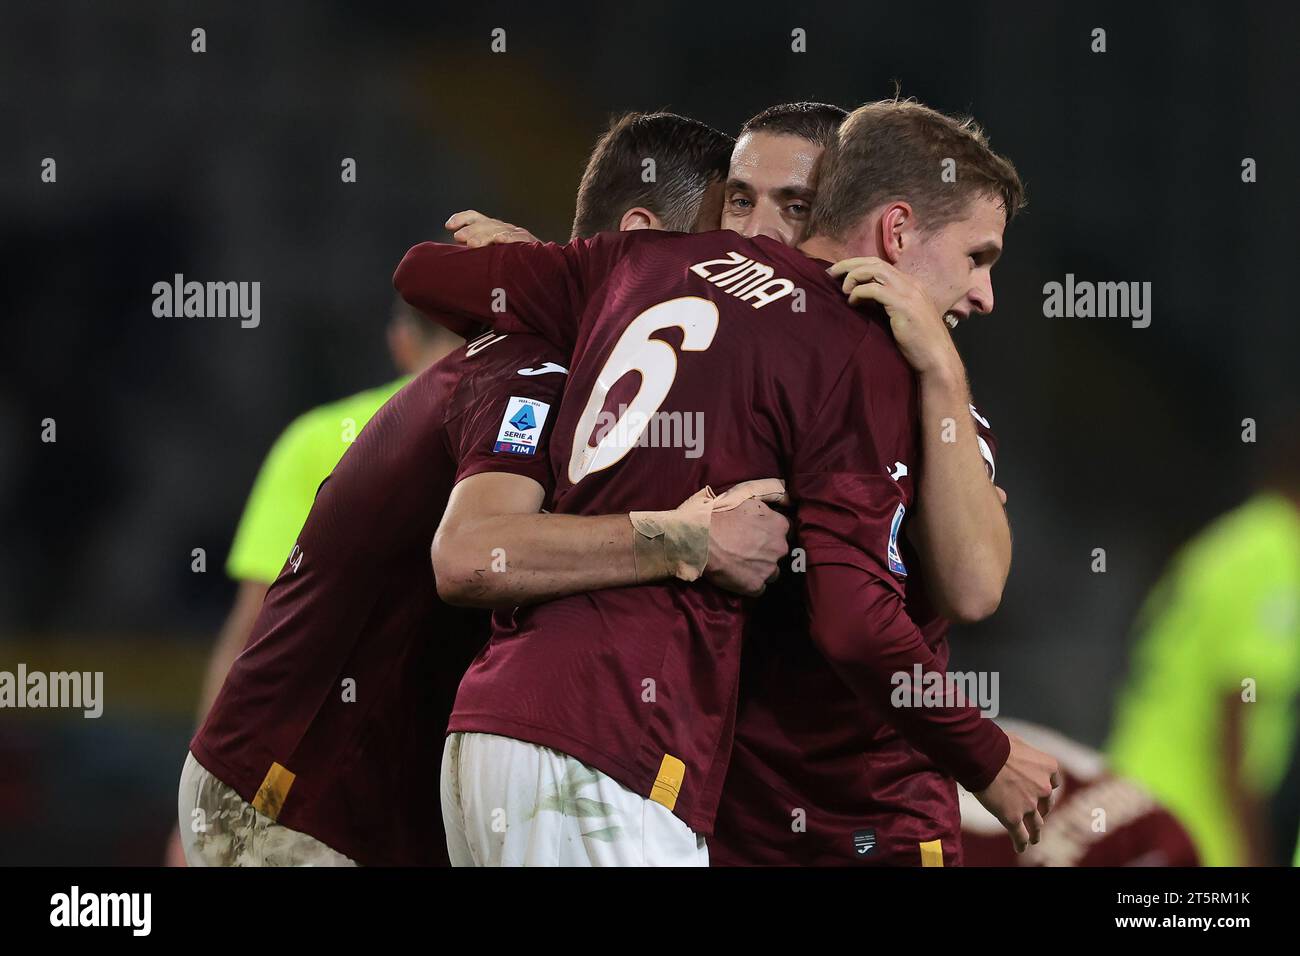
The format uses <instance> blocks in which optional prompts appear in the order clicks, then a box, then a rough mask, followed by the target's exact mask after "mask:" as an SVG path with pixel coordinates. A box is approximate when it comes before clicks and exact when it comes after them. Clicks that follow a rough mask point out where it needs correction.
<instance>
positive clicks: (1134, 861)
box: [960, 720, 1200, 866]
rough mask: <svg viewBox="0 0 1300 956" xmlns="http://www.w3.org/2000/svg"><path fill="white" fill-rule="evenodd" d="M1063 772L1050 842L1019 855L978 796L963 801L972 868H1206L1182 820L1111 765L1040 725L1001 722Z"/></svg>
mask: <svg viewBox="0 0 1300 956" xmlns="http://www.w3.org/2000/svg"><path fill="white" fill-rule="evenodd" d="M1000 723H1001V724H1002V725H1003V727H1004V728H1005V729H1006V730H1008V731H1010V732H1011V733H1013V734H1015V735H1017V736H1018V737H1021V738H1023V739H1024V741H1025V742H1026V743H1027V744H1029V745H1030V746H1031V747H1037V748H1038V749H1039V750H1042V751H1045V752H1046V753H1049V754H1051V755H1052V756H1053V757H1055V758H1056V759H1057V762H1058V763H1059V764H1060V766H1061V787H1060V789H1059V790H1058V791H1057V795H1056V804H1055V806H1054V807H1053V808H1052V812H1051V813H1050V814H1048V816H1047V819H1046V820H1045V821H1043V833H1042V838H1041V839H1040V840H1039V841H1038V843H1036V844H1034V845H1032V846H1030V847H1028V848H1027V849H1026V850H1025V852H1024V853H1017V852H1016V851H1015V848H1014V847H1013V846H1012V845H1011V838H1010V837H1008V836H1007V832H1006V830H1005V829H1003V827H1002V825H1001V824H999V823H998V821H997V820H996V819H994V818H993V815H992V814H990V813H989V812H988V811H987V810H985V809H984V807H983V806H982V805H981V804H980V802H979V801H978V800H976V799H975V798H974V797H973V796H972V795H971V794H969V793H967V792H964V791H963V792H962V794H961V804H960V805H961V825H962V830H961V836H962V842H963V844H964V845H965V855H966V865H967V866H1199V865H1200V860H1199V857H1198V855H1197V852H1196V845H1195V844H1194V843H1192V838H1191V837H1190V836H1189V835H1188V833H1187V830H1186V829H1184V828H1183V825H1182V824H1181V823H1180V822H1179V821H1178V819H1177V818H1176V817H1175V816H1174V815H1173V814H1172V813H1170V812H1169V811H1168V810H1166V809H1165V808H1164V807H1162V806H1161V805H1160V804H1159V803H1157V802H1156V800H1155V798H1154V797H1152V796H1151V794H1149V793H1147V792H1146V791H1145V790H1143V789H1142V788H1141V787H1140V786H1138V785H1137V784H1136V783H1134V782H1132V781H1131V780H1125V779H1124V778H1123V777H1116V776H1114V775H1113V774H1111V773H1110V772H1109V771H1108V770H1107V769H1106V762H1105V759H1104V758H1103V757H1102V755H1101V754H1099V753H1097V752H1096V751H1094V750H1090V749H1089V748H1087V747H1084V746H1083V745H1082V744H1079V743H1076V742H1075V741H1073V740H1070V739H1068V738H1066V737H1063V736H1061V735H1060V734H1058V733H1056V732H1054V731H1051V730H1048V729H1047V728H1046V727H1040V726H1037V725H1035V724H1030V723H1025V722H1024V721H1018V720H1001V721H1000Z"/></svg>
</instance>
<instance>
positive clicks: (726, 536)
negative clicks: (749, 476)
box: [704, 498, 790, 597]
mask: <svg viewBox="0 0 1300 956" xmlns="http://www.w3.org/2000/svg"><path fill="white" fill-rule="evenodd" d="M789 531H790V522H789V521H788V520H786V517H785V515H783V514H781V513H780V512H777V511H773V510H772V509H771V508H769V507H768V506H767V505H766V504H764V503H763V502H762V501H760V500H759V499H758V498H749V499H746V500H744V501H742V502H741V503H740V504H739V505H737V506H736V507H734V508H727V509H724V510H720V511H714V512H713V515H712V517H711V519H710V521H709V560H708V563H707V564H706V565H705V566H704V576H705V578H707V579H708V580H709V581H711V582H713V583H714V584H716V585H717V586H718V587H720V588H724V589H725V590H728V591H733V592H735V593H736V594H743V595H745V596H746V597H757V596H758V595H760V594H762V593H763V589H764V588H766V587H767V586H768V584H770V583H771V582H772V581H775V580H776V577H777V573H778V570H777V566H776V563H777V562H778V561H780V560H781V559H782V558H783V557H785V556H786V553H787V552H788V550H789V546H788V545H787V544H786V535H787V534H788V533H789Z"/></svg>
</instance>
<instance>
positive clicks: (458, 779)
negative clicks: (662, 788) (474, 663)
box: [442, 733, 709, 866]
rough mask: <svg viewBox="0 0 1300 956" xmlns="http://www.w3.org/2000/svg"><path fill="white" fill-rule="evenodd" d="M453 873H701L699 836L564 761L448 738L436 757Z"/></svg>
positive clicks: (528, 748) (521, 747)
mask: <svg viewBox="0 0 1300 956" xmlns="http://www.w3.org/2000/svg"><path fill="white" fill-rule="evenodd" d="M442 820H443V824H444V826H446V828H447V850H448V852H449V853H450V856H451V864H452V866H708V865H709V851H708V848H707V847H706V846H705V844H704V838H703V837H701V836H698V835H697V834H696V833H695V832H694V831H693V830H691V828H690V827H688V826H687V825H686V824H685V823H683V822H682V821H681V820H680V819H678V818H677V817H675V816H673V813H672V811H670V810H669V809H668V808H667V807H665V806H663V805H662V804H659V803H655V802H654V801H653V800H647V799H646V798H645V797H642V796H641V795H639V794H636V793H633V792H632V791H631V790H628V789H627V788H625V787H624V786H622V785H621V784H619V783H617V782H615V781H614V780H613V779H612V778H610V777H608V776H606V775H605V774H603V773H601V772H600V771H599V770H594V769H592V768H591V767H588V766H587V765H586V764H584V763H582V762H580V761H578V760H576V759H574V758H573V757H570V756H569V755H567V754H563V753H559V752H558V751H555V750H550V749H548V748H546V747H539V746H538V745H537V744H531V743H527V742H525V741H522V740H515V739H513V738H510V737H498V736H496V735H494V734H476V733H454V734H450V735H449V736H448V737H447V742H446V744H445V745H444V747H443V753H442Z"/></svg>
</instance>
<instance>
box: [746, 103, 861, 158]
mask: <svg viewBox="0 0 1300 956" xmlns="http://www.w3.org/2000/svg"><path fill="white" fill-rule="evenodd" d="M848 115H849V111H848V110H846V109H841V108H840V107H838V106H832V105H831V104H830V103H778V104H777V105H776V106H769V107H768V108H767V109H765V110H763V112H761V113H759V114H757V115H755V116H751V117H750V118H749V119H747V120H746V121H745V125H744V126H742V127H741V128H740V135H741V136H744V135H745V134H746V133H759V132H762V133H776V134H778V135H783V136H798V137H800V138H801V139H806V140H808V141H809V142H811V143H816V144H817V145H818V146H821V147H823V148H825V147H827V146H829V145H830V144H831V143H832V142H834V140H835V134H836V132H838V130H839V128H840V124H841V123H843V122H844V117H846V116H848Z"/></svg>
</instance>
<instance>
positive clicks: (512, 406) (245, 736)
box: [190, 335, 565, 865]
mask: <svg viewBox="0 0 1300 956" xmlns="http://www.w3.org/2000/svg"><path fill="white" fill-rule="evenodd" d="M548 363H551V364H549V365H548ZM564 364H565V356H564V355H563V354H562V353H560V352H559V351H557V350H556V349H555V348H554V347H552V346H550V345H548V344H547V343H546V342H544V341H542V340H541V339H539V338H536V337H534V336H529V335H510V336H490V337H489V336H485V337H483V338H480V339H478V340H476V341H474V342H470V343H468V344H467V345H466V346H465V347H463V348H461V349H458V350H457V351H456V352H453V353H452V354H451V355H450V356H448V357H447V358H446V359H444V360H442V361H441V362H439V363H437V364H436V365H434V366H433V367H432V368H430V369H428V370H427V371H425V372H424V373H423V374H421V375H419V376H418V377H417V378H415V379H414V380H413V381H412V382H410V383H409V384H408V385H407V386H406V387H405V388H403V389H402V390H401V391H400V392H398V393H397V394H396V395H394V396H393V397H392V399H390V400H389V402H388V403H387V404H386V405H384V407H383V408H381V409H380V410H379V411H378V412H377V413H376V414H375V416H374V418H372V419H371V420H370V422H369V423H368V424H367V425H366V426H365V427H364V428H363V429H362V430H361V432H360V434H359V435H358V436H357V438H356V441H355V442H354V443H353V444H352V446H351V447H350V448H349V449H348V451H347V452H346V453H345V454H344V455H343V458H342V459H341V460H340V461H339V463H338V465H337V466H336V467H335V469H334V471H333V473H332V474H331V475H330V476H329V478H327V479H326V480H325V481H324V482H323V483H322V485H321V487H320V489H319V490H318V492H317V495H316V501H315V503H314V504H313V505H312V508H311V512H310V514H309V515H308V517H307V521H306V523H305V524H304V526H303V529H302V531H301V533H300V534H299V537H298V542H297V544H296V545H295V546H294V549H293V552H292V554H290V555H289V559H288V561H287V563H286V564H285V567H284V569H283V570H282V571H281V572H280V576H279V577H278V578H277V579H276V580H275V582H274V583H273V584H272V585H271V588H270V590H269V591H268V592H267V596H266V603H265V604H264V605H263V606H262V610H261V612H260V614H259V615H258V618H257V621H256V622H255V624H254V627H253V632H252V634H251V636H250V638H249V643H248V645H247V647H246V648H245V649H244V652H243V653H242V654H241V655H240V656H239V658H238V659H237V660H236V661H235V663H234V666H233V667H232V668H231V671H230V676H229V677H227V678H226V682H225V685H224V686H223V687H222V689H221V693H220V694H219V695H218V697H217V699H216V702H215V703H214V704H213V707H212V710H211V712H210V713H209V714H208V717H207V720H206V721H204V723H203V726H202V727H201V728H200V729H199V731H198V734H197V735H196V736H195V738H194V740H193V742H192V743H191V745H190V749H191V751H192V752H193V754H194V756H195V758H196V759H197V760H198V762H199V763H200V764H202V765H203V766H204V767H206V768H207V769H208V770H209V771H211V772H212V773H213V774H214V775H215V776H216V777H217V778H218V779H220V780H221V781H223V782H224V783H226V784H227V785H229V786H230V787H232V788H233V789H234V790H235V791H237V792H238V793H239V795H240V796H241V797H243V798H244V799H245V800H248V801H250V802H254V803H255V805H257V806H259V808H264V809H266V810H269V811H270V815H272V816H275V818H276V819H277V820H278V821H279V822H280V823H282V824H284V825H285V826H287V827H290V828H292V829H294V830H299V831H301V832H304V833H307V834H310V835H311V836H314V837H316V838H317V839H318V840H320V841H322V842H323V843H325V844H327V845H328V846H330V847H332V848H333V849H335V850H337V851H339V852H340V853H343V854H345V855H347V856H349V857H351V858H352V859H354V860H356V861H357V862H359V863H362V864H366V865H419V864H442V865H445V864H446V863H447V847H446V842H445V837H444V835H443V830H442V825H441V813H440V800H439V796H438V766H439V761H440V756H441V752H442V741H443V737H444V735H445V734H446V729H447V721H448V718H449V717H450V715H451V705H452V702H453V700H454V699H455V694H456V685H457V684H458V683H459V681H460V678H461V675H462V674H463V673H464V671H465V668H466V667H467V666H468V665H469V662H470V661H471V660H472V659H473V658H474V655H475V654H476V653H478V651H479V649H480V648H481V647H482V646H483V642H484V641H485V640H486V637H487V633H488V619H487V615H486V614H484V613H483V612H481V611H472V610H465V609H460V608H453V607H450V606H448V605H446V604H443V603H442V602H441V601H440V600H439V599H438V594H437V589H436V586H435V583H434V579H433V570H432V567H431V565H430V559H429V547H430V545H431V543H432V542H433V536H434V533H435V532H436V531H437V529H438V524H439V522H440V521H441V520H442V514H443V511H444V510H445V508H446V505H447V498H448V496H449V494H450V493H451V489H452V486H453V485H454V484H455V483H456V482H457V481H459V480H460V479H462V478H465V477H468V476H469V475H474V474H478V473H480V472H509V473H512V474H518V475H524V476H527V477H530V478H533V479H535V480H536V481H538V482H539V483H540V484H541V485H542V486H543V487H545V488H548V489H549V487H550V484H551V479H550V467H549V463H548V461H547V457H546V447H545V443H544V441H543V440H542V436H543V434H545V433H546V432H548V431H549V429H548V427H547V426H548V422H547V421H546V419H547V418H548V417H549V416H548V414H547V413H548V412H551V411H552V410H553V408H554V405H555V403H556V402H557V401H558V397H559V395H560V392H561V390H562V388H563V385H564V379H565V375H564V374H563V372H564V368H563V366H564ZM525 408H526V409H528V411H527V412H523V411H521V409H525ZM273 767H275V768H277V769H273ZM278 768H283V769H278ZM259 790H264V792H263V793H262V794H260V795H259ZM277 811H278V815H277Z"/></svg>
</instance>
